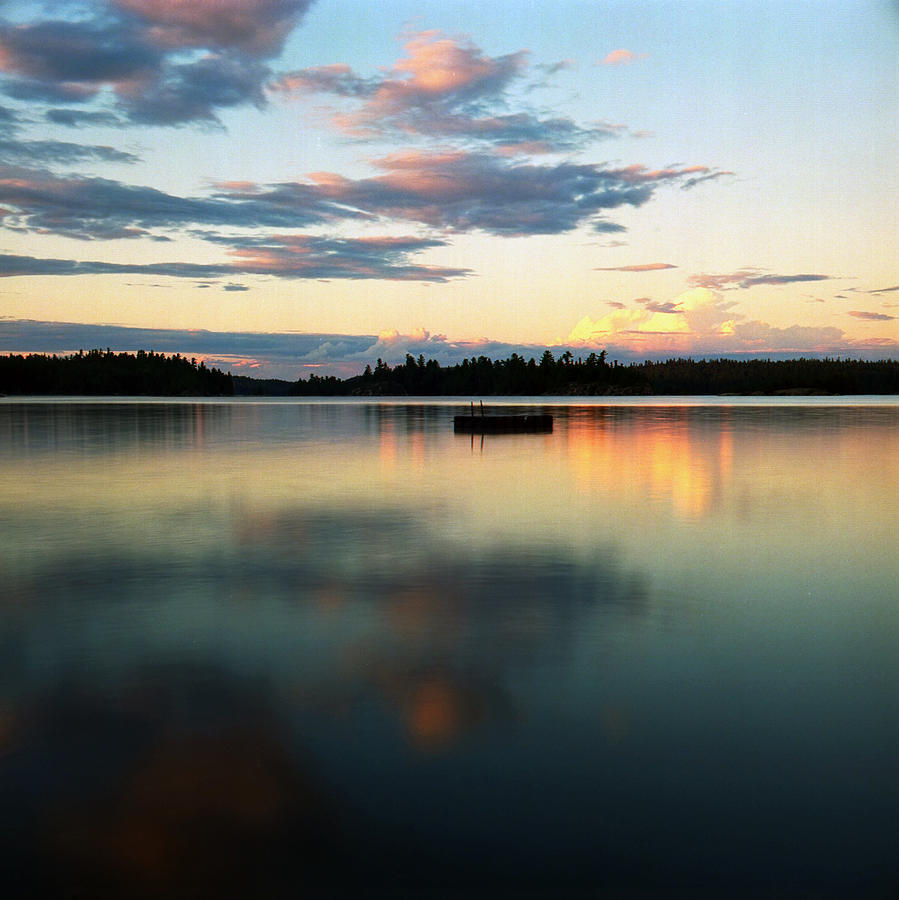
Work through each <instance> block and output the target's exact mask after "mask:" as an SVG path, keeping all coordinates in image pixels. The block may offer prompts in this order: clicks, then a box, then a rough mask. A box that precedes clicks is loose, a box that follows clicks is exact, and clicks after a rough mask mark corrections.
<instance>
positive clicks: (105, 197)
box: [0, 148, 695, 240]
mask: <svg viewBox="0 0 899 900" xmlns="http://www.w3.org/2000/svg"><path fill="white" fill-rule="evenodd" d="M57 149H58V148H57ZM84 153H86V154H89V153H90V151H89V150H88V149H86V148H85V149H84ZM374 165H375V166H376V167H377V168H379V169H380V170H381V173H382V174H379V175H375V176H373V177H370V178H362V179H357V180H352V179H349V178H345V177H343V176H340V175H336V174H334V173H330V172H317V173H312V174H311V175H310V176H309V180H308V181H306V182H285V183H281V184H274V185H256V184H252V183H225V184H220V185H217V186H216V188H215V190H214V192H213V193H212V194H211V195H209V196H205V197H178V196H175V195H172V194H168V193H165V192H163V191H160V190H157V189H155V188H150V187H144V186H140V185H126V184H123V183H121V182H118V181H114V180H110V179H105V178H98V177H83V176H69V177H63V176H59V175H55V174H53V173H51V172H48V171H45V170H40V169H31V168H25V167H17V166H6V167H3V166H0V206H2V208H3V222H4V224H5V225H6V227H8V228H16V229H19V230H30V231H36V232H40V233H51V234H58V235H64V236H67V237H74V238H79V239H82V240H97V239H108V238H110V237H129V236H131V237H139V236H144V235H148V234H149V233H150V232H152V231H154V230H156V231H158V230H172V229H183V228H188V227H205V226H233V227H256V228H259V227H263V228H282V229H283V228H301V227H306V226H309V225H322V224H327V223H334V222H339V221H342V220H346V219H356V220H361V221H376V220H383V219H389V220H404V221H409V222H414V223H417V224H423V225H427V226H430V227H432V228H436V229H441V230H443V231H447V232H466V231H482V232H485V233H489V234H494V235H501V236H518V235H529V234H561V233H564V232H566V231H571V230H573V229H575V228H577V227H579V226H580V225H587V226H590V227H594V226H596V225H598V226H599V230H600V231H601V232H614V231H617V230H619V228H618V227H616V226H615V224H614V223H610V222H609V221H607V220H606V219H605V218H604V216H603V215H602V214H603V213H604V212H605V211H606V210H609V209H616V208H619V207H621V206H634V207H639V206H642V205H643V204H645V203H646V202H648V201H649V200H650V199H651V198H652V196H653V194H654V192H655V190H656V189H657V188H658V187H660V186H661V185H664V184H666V183H670V182H671V181H676V180H677V179H679V178H681V179H682V178H684V177H689V174H688V173H690V172H692V171H693V170H694V169H695V167H690V168H688V169H684V170H675V169H668V170H664V171H661V172H658V171H657V172H652V171H649V170H646V169H643V168H642V167H635V166H631V167H628V168H627V169H609V168H606V167H605V166H602V165H596V164H575V163H570V162H561V163H557V164H555V165H534V164H530V163H527V164H526V163H517V162H514V161H510V160H505V159H502V158H499V157H497V156H495V155H492V154H487V153H465V152H462V151H458V152H448V153H440V154H428V153H418V152H415V151H408V152H405V153H396V154H393V155H391V156H388V157H384V158H382V159H379V160H375V161H374Z"/></svg>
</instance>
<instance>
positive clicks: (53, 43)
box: [0, 16, 162, 99]
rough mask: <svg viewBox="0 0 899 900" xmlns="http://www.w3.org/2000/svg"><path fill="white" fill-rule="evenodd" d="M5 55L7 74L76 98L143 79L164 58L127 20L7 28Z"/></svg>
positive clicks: (0, 49)
mask: <svg viewBox="0 0 899 900" xmlns="http://www.w3.org/2000/svg"><path fill="white" fill-rule="evenodd" d="M98 18H100V17H99V16H98ZM0 53H2V57H0V59H2V68H3V70H4V71H6V72H9V73H12V74H14V75H16V76H19V77H20V78H23V79H25V80H26V81H31V82H33V83H35V84H39V85H47V86H48V87H50V88H53V87H56V88H58V89H59V90H63V91H67V92H69V94H70V96H72V98H73V99H75V98H79V97H81V98H84V97H88V96H93V95H94V94H96V93H97V91H99V90H100V88H101V87H102V86H103V85H107V84H111V85H115V84H120V83H124V82H130V81H138V80H141V79H143V78H145V77H146V75H147V74H148V73H149V72H152V71H153V70H154V69H156V68H157V67H158V66H159V65H160V61H161V58H162V51H160V50H159V49H156V48H153V47H152V46H151V45H150V44H149V43H148V41H147V40H146V36H145V35H142V34H140V33H139V32H137V31H136V30H135V29H134V28H133V27H132V26H131V25H130V24H128V23H127V22H124V21H114V22H111V23H104V22H100V21H98V22H91V21H81V22H69V21H63V20H57V21H47V22H38V23H37V24H32V25H27V24H26V25H15V26H13V25H5V24H4V25H2V26H0Z"/></svg>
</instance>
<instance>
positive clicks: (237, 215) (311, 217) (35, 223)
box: [0, 167, 353, 240]
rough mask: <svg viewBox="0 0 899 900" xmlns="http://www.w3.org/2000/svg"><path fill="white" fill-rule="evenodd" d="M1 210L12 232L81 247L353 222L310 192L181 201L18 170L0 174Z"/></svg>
mask: <svg viewBox="0 0 899 900" xmlns="http://www.w3.org/2000/svg"><path fill="white" fill-rule="evenodd" d="M0 207H3V209H4V212H5V215H4V219H3V221H4V224H5V225H6V226H7V227H10V226H12V227H17V228H21V229H29V230H33V231H39V232H42V233H52V234H60V235H65V236H67V237H75V238H80V239H84V240H92V239H104V238H107V237H109V235H110V232H111V231H112V232H115V234H116V236H127V235H128V234H131V235H133V236H141V235H142V234H144V233H146V231H147V230H149V229H178V228H184V227H187V226H191V225H196V224H200V225H213V226H232V227H272V228H296V227H302V226H304V225H308V224H313V223H322V222H326V221H331V220H333V219H335V218H347V217H350V216H352V215H353V213H352V212H351V211H347V210H344V209H340V208H338V207H337V206H335V204H334V203H333V202H332V201H330V200H328V199H323V198H321V196H320V192H319V191H317V189H315V188H314V187H311V186H308V185H300V184H291V185H286V186H275V187H273V188H271V189H270V190H268V191H266V192H264V193H263V192H261V191H260V192H257V193H253V192H251V191H244V192H242V193H241V192H237V191H231V192H229V191H228V190H222V191H221V192H219V193H218V194H215V195H213V196H210V197H199V198H197V197H177V196H174V195H172V194H167V193H165V192H164V191H159V190H156V189H155V188H150V187H143V186H139V185H126V184H122V183H121V182H118V181H113V180H110V179H105V178H96V177H81V176H72V177H68V178H66V177H61V176H57V175H54V174H52V173H50V172H46V171H41V170H36V169H26V168H21V167H4V168H0Z"/></svg>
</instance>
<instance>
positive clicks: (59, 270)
mask: <svg viewBox="0 0 899 900" xmlns="http://www.w3.org/2000/svg"><path fill="white" fill-rule="evenodd" d="M121 236H123V237H126V236H128V235H121ZM208 239H210V240H213V239H214V240H217V241H218V242H219V243H225V244H227V245H228V246H229V250H228V254H229V256H230V257H231V259H232V260H233V261H232V262H228V263H222V264H204V263H171V262H168V263H110V262H101V261H89V260H74V259H47V258H39V257H32V256H16V255H12V254H0V277H12V276H26V275H126V274H127V275H138V274H140V275H153V276H161V275H162V276H168V277H172V278H193V279H215V278H220V277H232V278H233V277H234V276H235V275H270V276H273V277H276V278H316V279H331V278H341V279H343V278H348V279H353V280H360V279H383V280H392V281H428V282H438V283H439V282H445V281H448V280H450V279H452V278H461V277H463V276H466V275H469V274H471V271H470V270H469V269H459V268H448V267H442V266H432V265H416V264H414V263H411V262H409V261H408V258H409V256H410V255H411V254H413V253H417V252H420V251H422V250H426V249H430V248H432V247H436V246H441V245H442V244H443V242H442V241H436V240H424V239H418V238H394V237H387V238H324V237H317V236H314V235H281V236H273V237H270V238H261V237H258V238H225V237H218V238H214V237H213V236H209V237H208ZM231 289H232V290H234V289H235V288H231ZM236 289H239V288H236Z"/></svg>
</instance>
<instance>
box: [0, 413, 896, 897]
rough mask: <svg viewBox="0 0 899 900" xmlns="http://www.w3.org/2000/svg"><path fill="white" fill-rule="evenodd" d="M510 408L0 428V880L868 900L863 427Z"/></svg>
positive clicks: (258, 893) (874, 595) (885, 521)
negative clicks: (467, 424) (472, 413)
mask: <svg viewBox="0 0 899 900" xmlns="http://www.w3.org/2000/svg"><path fill="white" fill-rule="evenodd" d="M543 402H544V403H545V404H546V403H548V405H549V411H550V412H552V413H553V414H554V415H555V417H556V421H555V429H554V431H553V433H552V434H549V435H497V436H488V437H486V438H485V439H483V440H482V439H481V438H479V437H475V438H473V439H472V438H471V437H469V436H462V435H458V436H457V435H454V434H453V431H452V416H453V414H454V413H456V412H459V411H461V407H460V406H459V405H458V404H453V403H452V402H448V401H438V402H436V403H378V402H340V403H324V402H293V401H270V402H255V401H251V400H244V401H213V402H203V403H199V402H193V401H172V402H166V401H160V402H151V401H145V402H125V401H108V402H99V401H87V402H78V401H71V400H69V401H25V400H6V401H0V485H2V491H0V585H2V588H0V591H2V593H0V603H2V619H0V797H2V803H0V830H2V835H0V837H2V839H0V871H2V872H4V881H5V883H7V884H8V883H9V881H10V879H17V880H18V882H19V883H21V884H22V886H23V888H25V889H26V890H27V889H29V888H31V889H34V890H35V891H36V890H37V889H39V888H46V887H48V886H49V887H50V888H51V889H52V890H53V891H54V895H55V896H70V895H83V896H86V897H98V896H110V897H132V896H134V897H162V896H164V897H184V896H197V897H221V896H235V897H264V898H276V897H291V898H293V897H307V896H311V897H319V896H330V895H331V894H332V893H333V894H338V895H343V894H346V895H348V896H353V897H370V896H384V897H418V896H424V897H430V896H440V897H443V896H446V897H470V896H484V897H494V896H536V897H565V896H585V897H622V896H623V897H656V896H658V897H669V896H684V897H696V896H701V897H702V896H707V897H722V896H738V897H741V896H746V897H775V896H776V897H794V896H795V897H822V896H827V897H831V896H832V897H840V898H842V897H891V896H895V894H896V892H897V890H899V866H897V858H899V857H897V848H899V763H897V760H899V654H897V647H899V552H897V550H899V538H897V535H899V401H896V400H895V399H893V400H883V399H877V398H861V399H858V398H855V399H851V400H844V401H839V400H837V401H834V400H831V399H827V400H802V401H798V400H783V401H780V402H773V403H771V402H769V403H767V404H764V403H761V402H759V401H749V400H737V399H734V400H733V401H712V405H704V404H703V403H701V402H698V401H690V400H689V399H684V400H672V401H671V402H670V403H668V404H666V405H659V402H658V401H649V400H642V401H638V402H615V401H613V402H606V403H593V404H589V403H588V404H578V403H564V402H559V403H557V404H556V403H551V402H548V401H543ZM535 405H536V404H535ZM519 406H525V407H527V404H526V403H525V404H521V403H520V404H519ZM528 408H530V407H528Z"/></svg>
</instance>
